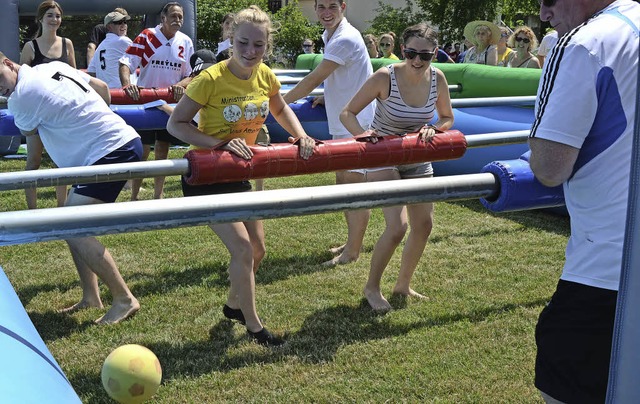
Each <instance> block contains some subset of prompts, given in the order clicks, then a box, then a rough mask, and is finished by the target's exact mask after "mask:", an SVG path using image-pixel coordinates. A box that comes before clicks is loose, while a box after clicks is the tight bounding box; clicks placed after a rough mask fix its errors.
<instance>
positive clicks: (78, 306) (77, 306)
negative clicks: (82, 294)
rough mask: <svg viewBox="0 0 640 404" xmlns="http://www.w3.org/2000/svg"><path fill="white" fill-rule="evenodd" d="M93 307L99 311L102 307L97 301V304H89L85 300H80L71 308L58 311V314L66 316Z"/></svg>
mask: <svg viewBox="0 0 640 404" xmlns="http://www.w3.org/2000/svg"><path fill="white" fill-rule="evenodd" d="M92 307H95V308H97V309H101V308H102V307H103V306H102V302H101V301H99V300H98V302H97V303H94V302H89V301H86V300H80V301H79V302H78V303H76V304H74V305H73V306H69V307H65V308H64V309H60V310H58V313H66V314H71V313H75V312H76V311H80V310H84V309H89V308H92Z"/></svg>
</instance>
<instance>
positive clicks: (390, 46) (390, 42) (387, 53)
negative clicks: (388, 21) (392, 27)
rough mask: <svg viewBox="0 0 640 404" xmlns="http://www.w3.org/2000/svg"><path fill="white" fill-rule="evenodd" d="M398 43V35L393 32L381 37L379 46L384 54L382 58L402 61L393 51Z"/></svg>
mask: <svg viewBox="0 0 640 404" xmlns="http://www.w3.org/2000/svg"><path fill="white" fill-rule="evenodd" d="M395 43H396V34H394V33H393V32H387V33H386V34H382V35H380V39H379V40H378V44H379V47H380V51H381V52H382V57H383V58H387V59H393V60H400V58H399V57H397V56H396V55H395V54H394V53H393V51H394V47H395Z"/></svg>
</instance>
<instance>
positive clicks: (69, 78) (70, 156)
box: [0, 52, 142, 324]
mask: <svg viewBox="0 0 640 404" xmlns="http://www.w3.org/2000/svg"><path fill="white" fill-rule="evenodd" d="M0 95H2V96H5V97H9V102H8V108H9V111H11V113H12V114H13V118H14V122H15V125H16V126H17V127H18V129H20V132H22V134H23V135H25V136H32V135H34V134H35V133H36V131H37V132H38V134H39V135H40V139H41V140H42V143H43V144H44V146H45V147H46V149H47V152H48V153H49V156H50V157H51V159H52V160H53V162H54V163H56V165H57V166H58V167H75V166H89V165H99V164H111V163H125V162H134V161H139V160H140V157H141V155H142V143H141V142H140V137H139V136H138V134H137V133H136V131H135V130H134V129H133V128H132V127H131V126H129V125H127V124H126V123H125V121H124V120H123V119H122V118H121V117H120V116H118V115H116V114H115V113H114V112H113V111H112V110H111V109H110V108H109V102H110V95H109V88H108V87H107V85H106V83H104V82H103V81H100V80H98V79H96V78H94V77H91V76H89V75H88V74H86V73H83V72H81V71H79V70H76V69H74V68H72V67H71V66H69V65H68V64H66V63H63V62H50V63H44V64H41V65H38V66H35V67H31V66H28V65H22V66H20V65H18V64H17V63H14V62H12V61H11V60H9V59H8V58H7V57H5V55H4V54H2V52H0ZM124 184H125V181H115V182H103V183H97V184H83V185H74V186H73V187H72V189H71V191H70V192H69V196H68V197H67V200H66V202H65V206H76V205H90V204H97V203H105V202H107V203H108V202H114V201H115V200H116V198H117V197H118V194H119V193H120V191H121V190H122V187H123V186H124ZM66 242H67V244H68V246H69V249H70V250H71V255H72V256H73V261H74V263H75V264H76V269H77V270H78V274H79V276H80V283H81V285H82V300H81V301H80V302H79V303H76V304H74V305H73V306H71V307H69V308H67V309H64V310H63V312H68V313H70V312H74V311H77V310H80V309H85V308H88V307H98V308H102V301H101V299H100V290H99V289H98V280H97V279H98V277H99V278H100V279H101V280H102V281H103V282H104V283H105V284H106V285H107V287H108V288H109V291H110V292H111V295H112V296H113V303H112V306H111V309H109V311H108V312H107V313H106V314H105V315H104V316H102V317H100V318H99V319H97V320H96V323H101V324H114V323H117V322H120V321H122V320H124V319H126V318H128V317H130V316H132V315H133V314H134V313H135V312H136V311H138V309H139V308H140V304H139V303H138V300H136V298H135V297H134V296H133V294H131V291H130V290H129V288H128V287H127V285H126V284H125V282H124V280H123V279H122V276H121V275H120V273H119V272H118V267H117V266H116V264H115V262H114V260H113V258H112V257H111V255H110V254H109V251H107V249H106V248H105V247H104V246H103V245H102V244H101V243H100V242H99V241H98V240H97V239H96V238H95V237H83V238H73V239H69V240H66Z"/></svg>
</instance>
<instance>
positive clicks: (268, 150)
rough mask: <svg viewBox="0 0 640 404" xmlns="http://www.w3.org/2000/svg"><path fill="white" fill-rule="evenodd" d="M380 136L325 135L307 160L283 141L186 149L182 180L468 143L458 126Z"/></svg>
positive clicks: (357, 161) (237, 177)
mask: <svg viewBox="0 0 640 404" xmlns="http://www.w3.org/2000/svg"><path fill="white" fill-rule="evenodd" d="M379 139H380V140H379V141H378V142H377V143H375V144H374V143H371V142H366V141H362V140H356V139H354V138H349V139H337V140H327V141H324V142H322V143H319V144H317V145H316V149H315V151H314V153H313V155H312V156H311V157H310V158H309V159H308V160H304V159H302V158H301V157H300V155H299V150H298V146H297V145H293V144H284V143H279V144H273V145H270V146H266V147H265V146H251V150H252V151H253V153H254V154H253V158H252V159H251V160H245V159H243V158H240V157H238V156H236V155H235V154H233V153H231V152H228V151H226V150H215V149H210V150H190V151H189V152H187V154H186V155H185V157H186V158H187V160H188V161H189V168H190V172H189V174H188V175H187V177H186V181H187V183H188V184H190V185H201V184H214V183H219V182H235V181H245V180H249V179H252V178H253V179H255V178H269V177H284V176H288V175H298V174H312V173H320V172H329V171H340V170H351V169H357V168H373V167H385V166H396V165H400V164H411V163H419V162H423V161H442V160H452V159H457V158H460V157H462V156H463V155H464V153H465V151H466V149H467V142H466V140H465V137H464V135H463V134H462V133H460V132H459V131H457V130H449V131H445V132H441V133H438V134H437V135H436V136H435V137H434V138H433V139H431V140H430V141H429V142H422V141H420V139H419V137H418V135H417V134H416V133H412V134H407V135H406V136H383V137H381V138H379Z"/></svg>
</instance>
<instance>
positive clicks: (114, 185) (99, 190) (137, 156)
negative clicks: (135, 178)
mask: <svg viewBox="0 0 640 404" xmlns="http://www.w3.org/2000/svg"><path fill="white" fill-rule="evenodd" d="M141 159H142V142H141V141H140V138H139V137H137V138H135V139H133V140H131V141H130V142H129V143H126V144H125V145H124V146H121V147H120V148H119V149H116V150H114V151H112V152H111V153H109V154H107V155H106V156H104V157H103V158H101V159H100V160H98V161H96V162H95V163H93V164H92V166H97V165H101V164H115V163H133V162H136V161H140V160H141ZM126 182H127V181H112V182H98V183H95V184H76V185H74V186H73V192H75V193H76V194H78V195H83V196H88V197H89V198H94V199H98V200H100V201H102V202H115V200H116V199H118V195H120V191H122V188H123V187H124V184H125V183H126Z"/></svg>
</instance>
